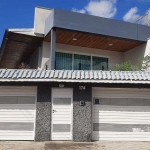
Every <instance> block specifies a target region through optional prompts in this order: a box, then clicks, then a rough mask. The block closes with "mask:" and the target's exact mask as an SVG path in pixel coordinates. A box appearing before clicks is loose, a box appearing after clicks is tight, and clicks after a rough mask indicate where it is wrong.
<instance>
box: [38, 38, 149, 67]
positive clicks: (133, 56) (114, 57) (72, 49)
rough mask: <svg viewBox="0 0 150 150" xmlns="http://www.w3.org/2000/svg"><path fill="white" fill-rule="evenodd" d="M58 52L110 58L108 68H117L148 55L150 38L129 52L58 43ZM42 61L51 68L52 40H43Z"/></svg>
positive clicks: (134, 62) (42, 64) (43, 64)
mask: <svg viewBox="0 0 150 150" xmlns="http://www.w3.org/2000/svg"><path fill="white" fill-rule="evenodd" d="M56 52H66V53H75V54H84V55H92V56H99V57H106V58H108V70H115V69H116V66H117V65H118V64H122V63H124V62H126V61H131V62H132V63H133V64H135V65H136V64H137V62H138V59H140V58H142V57H144V56H146V55H148V54H149V53H150V40H148V42H147V43H146V44H142V45H140V46H138V47H136V48H134V49H131V50H129V51H127V52H117V51H108V50H100V49H94V48H86V47H78V46H72V45H64V44H58V43H57V44H56ZM41 57H42V61H41V69H46V65H47V69H49V65H50V62H49V60H50V59H49V58H50V42H43V45H42V56H41Z"/></svg>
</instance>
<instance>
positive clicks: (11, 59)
mask: <svg viewBox="0 0 150 150" xmlns="http://www.w3.org/2000/svg"><path fill="white" fill-rule="evenodd" d="M7 32H8V31H7ZM42 40H43V38H42V37H36V36H31V35H25V34H18V33H13V32H8V33H7V37H5V39H4V40H3V42H4V43H3V47H2V49H1V60H0V68H8V69H14V68H18V65H19V64H20V63H21V62H25V61H27V60H28V59H29V57H30V56H31V55H32V53H33V52H34V51H35V50H36V49H37V47H38V46H39V45H40V44H41V42H42Z"/></svg>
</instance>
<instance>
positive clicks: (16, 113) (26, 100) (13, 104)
mask: <svg viewBox="0 0 150 150" xmlns="http://www.w3.org/2000/svg"><path fill="white" fill-rule="evenodd" d="M35 100H36V87H13V86H12V87H2V86H1V87H0V140H34V126H35V110H36V109H35Z"/></svg>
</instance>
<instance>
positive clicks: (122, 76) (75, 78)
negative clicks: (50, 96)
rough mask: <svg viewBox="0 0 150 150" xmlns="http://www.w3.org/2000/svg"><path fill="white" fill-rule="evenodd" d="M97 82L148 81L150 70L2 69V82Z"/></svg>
mask: <svg viewBox="0 0 150 150" xmlns="http://www.w3.org/2000/svg"><path fill="white" fill-rule="evenodd" d="M4 81H8V82H9V81H15V82H19V81H29V82H36V81H40V82H50V81H57V82H95V83H147V84H150V72H148V71H78V70H76V71H72V70H31V69H29V70H16V69H1V70H0V82H4Z"/></svg>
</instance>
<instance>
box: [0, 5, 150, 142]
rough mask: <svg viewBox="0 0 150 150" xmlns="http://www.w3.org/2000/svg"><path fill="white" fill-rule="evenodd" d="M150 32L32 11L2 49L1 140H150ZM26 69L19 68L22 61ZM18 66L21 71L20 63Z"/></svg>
mask: <svg viewBox="0 0 150 150" xmlns="http://www.w3.org/2000/svg"><path fill="white" fill-rule="evenodd" d="M149 37H150V27H149V26H144V25H139V24H134V23H127V22H123V21H117V20H113V19H106V18H101V17H95V16H90V15H86V14H80V13H76V12H68V11H64V10H58V9H46V8H40V7H36V8H35V17H34V28H31V29H7V30H6V31H5V34H4V38H3V42H2V45H1V51H0V68H1V69H0V140H35V141H49V140H59V141H61V140H70V141H79V142H82V141H83V142H88V141H98V140H112V141H113V140H118V141H150V72H149V71H116V65H118V64H122V63H124V62H126V61H132V63H133V64H136V63H137V61H138V59H139V58H141V57H143V56H146V55H148V54H149V52H150V40H149ZM23 62H24V63H27V64H28V66H29V67H30V69H19V66H20V65H21V64H22V63H23ZM22 66H23V65H22Z"/></svg>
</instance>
